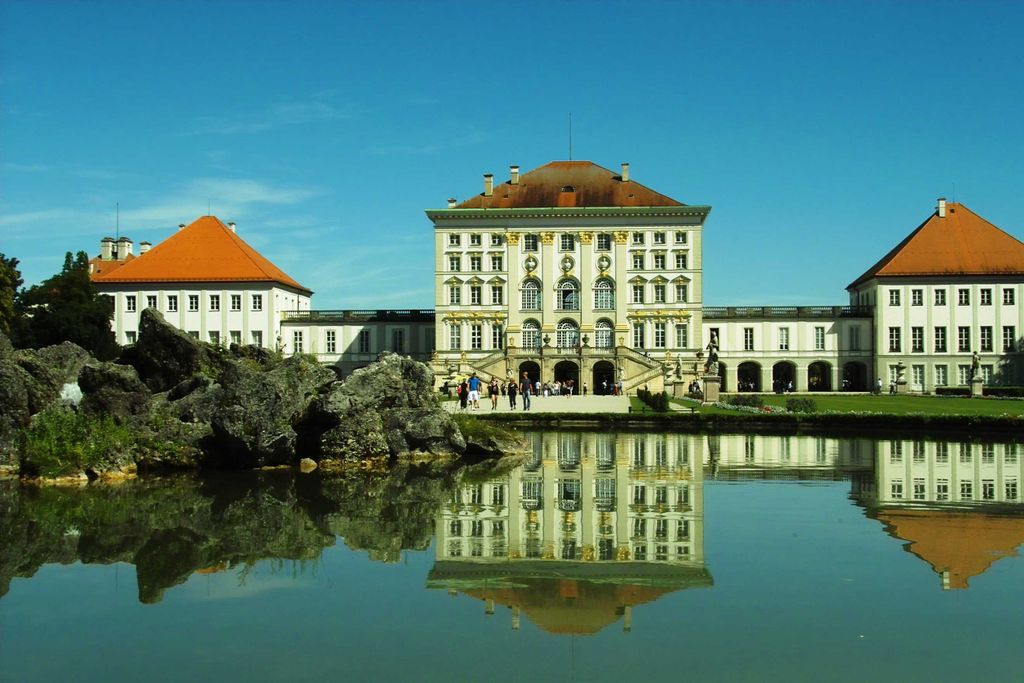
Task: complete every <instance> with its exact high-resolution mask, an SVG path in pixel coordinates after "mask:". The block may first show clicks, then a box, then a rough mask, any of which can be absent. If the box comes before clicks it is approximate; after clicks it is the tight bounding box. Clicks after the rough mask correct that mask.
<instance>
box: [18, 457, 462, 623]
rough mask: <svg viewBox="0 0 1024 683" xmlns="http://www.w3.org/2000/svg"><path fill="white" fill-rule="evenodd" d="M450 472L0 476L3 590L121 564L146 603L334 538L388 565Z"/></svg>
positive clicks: (427, 519) (437, 498)
mask: <svg viewBox="0 0 1024 683" xmlns="http://www.w3.org/2000/svg"><path fill="white" fill-rule="evenodd" d="M457 472H458V469H451V468H450V469H448V470H442V471H437V470H426V469H420V468H415V467H412V466H404V467H399V468H396V469H394V470H392V471H390V472H388V473H386V474H369V473H356V474H351V475H346V476H341V475H338V476H330V475H321V474H319V473H314V474H308V475H301V476H296V475H295V474H294V473H291V472H249V473H238V472H236V473H231V474H226V475H221V476H217V477H212V478H198V477H185V476H182V477H173V478H161V479H141V480H134V481H127V482H124V483H121V484H119V485H116V486H107V485H94V486H87V487H82V488H64V487H43V488H35V487H22V486H19V484H18V483H17V482H15V481H0V536H2V537H3V539H4V543H3V544H2V546H0V595H4V594H6V592H7V590H8V587H9V584H10V580H11V578H13V577H16V576H17V577H30V576H32V575H33V574H35V572H36V571H37V570H38V569H39V568H40V567H41V566H42V565H43V564H48V563H61V564H70V563H73V562H75V561H81V562H83V563H87V564H88V563H95V564H110V563H114V562H127V563H131V564H133V565H135V567H136V574H137V578H138V587H139V600H140V601H141V602H144V603H154V602H159V601H160V600H161V599H162V597H163V592H164V590H166V589H167V588H169V587H171V586H174V585H177V584H180V583H184V582H185V581H186V580H187V579H188V578H189V576H191V575H192V573H194V572H196V571H199V570H202V571H211V568H215V569H218V570H222V569H226V568H229V567H232V566H237V565H251V564H253V563H255V562H256V561H258V560H262V559H268V558H279V559H288V560H315V559H316V558H318V557H319V556H320V554H321V553H322V552H323V550H324V548H327V547H329V546H332V545H333V544H334V542H335V534H336V533H337V534H340V535H342V536H344V537H345V542H346V544H347V545H349V546H350V547H352V548H356V549H365V550H368V551H369V554H370V557H371V558H373V559H378V560H384V561H394V560H396V559H397V558H398V556H399V554H400V552H401V551H402V550H404V549H423V548H425V547H427V545H428V544H429V542H430V536H431V533H432V531H433V520H434V517H435V516H436V514H437V510H438V508H439V506H440V504H441V501H442V500H444V499H446V498H447V497H448V496H450V491H451V486H452V485H453V482H454V477H455V475H456V474H457Z"/></svg>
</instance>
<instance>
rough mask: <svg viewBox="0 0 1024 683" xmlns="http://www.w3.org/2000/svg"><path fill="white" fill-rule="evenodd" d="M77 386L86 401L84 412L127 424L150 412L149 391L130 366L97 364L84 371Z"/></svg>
mask: <svg viewBox="0 0 1024 683" xmlns="http://www.w3.org/2000/svg"><path fill="white" fill-rule="evenodd" d="M78 386H79V387H81V389H82V393H83V394H84V397H83V399H82V404H81V409H82V410H83V411H84V412H86V413H90V414H92V415H97V416H105V415H109V416H111V417H113V418H114V419H115V420H117V421H118V422H125V421H127V420H128V419H129V418H130V417H131V416H133V415H140V414H143V413H146V412H147V411H148V409H149V399H150V391H149V389H148V388H147V387H146V385H145V384H144V383H143V382H142V380H141V379H139V374H138V373H137V372H136V371H135V368H133V367H132V366H130V365H118V364H116V363H101V362H97V361H94V362H92V363H88V364H87V365H86V366H85V367H83V368H82V372H81V374H80V375H79V376H78Z"/></svg>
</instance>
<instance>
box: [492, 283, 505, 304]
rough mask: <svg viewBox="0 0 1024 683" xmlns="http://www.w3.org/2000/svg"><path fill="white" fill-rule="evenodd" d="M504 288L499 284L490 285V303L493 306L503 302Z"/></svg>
mask: <svg viewBox="0 0 1024 683" xmlns="http://www.w3.org/2000/svg"><path fill="white" fill-rule="evenodd" d="M504 291H505V288H504V287H502V286H501V285H491V304H492V305H494V306H500V305H502V304H503V303H505V296H504Z"/></svg>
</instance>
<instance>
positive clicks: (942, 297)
mask: <svg viewBox="0 0 1024 683" xmlns="http://www.w3.org/2000/svg"><path fill="white" fill-rule="evenodd" d="M935 305H936V306H945V305H946V290H944V289H936V290H935Z"/></svg>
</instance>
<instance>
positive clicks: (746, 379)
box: [736, 361, 761, 391]
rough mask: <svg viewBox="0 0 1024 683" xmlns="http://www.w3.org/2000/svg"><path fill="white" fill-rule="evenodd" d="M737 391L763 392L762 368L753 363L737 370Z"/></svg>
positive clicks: (744, 364) (743, 365) (749, 362)
mask: <svg viewBox="0 0 1024 683" xmlns="http://www.w3.org/2000/svg"><path fill="white" fill-rule="evenodd" d="M736 391H761V366H760V365H758V364H757V363H755V362H753V361H747V362H746V363H740V364H739V367H737V368H736Z"/></svg>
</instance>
